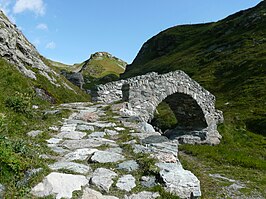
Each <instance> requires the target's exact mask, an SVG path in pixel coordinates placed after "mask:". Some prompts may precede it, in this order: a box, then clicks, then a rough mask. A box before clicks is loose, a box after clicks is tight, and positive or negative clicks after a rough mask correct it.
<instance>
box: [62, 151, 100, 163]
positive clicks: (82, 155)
mask: <svg viewBox="0 0 266 199" xmlns="http://www.w3.org/2000/svg"><path fill="white" fill-rule="evenodd" d="M96 151H98V149H88V148H84V149H77V150H76V151H74V152H71V153H68V154H66V155H65V156H64V159H65V160H68V161H73V160H81V161H82V160H86V159H87V158H88V156H90V155H92V154H93V153H95V152H96Z"/></svg>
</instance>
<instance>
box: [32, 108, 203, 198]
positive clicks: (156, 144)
mask: <svg viewBox="0 0 266 199" xmlns="http://www.w3.org/2000/svg"><path fill="white" fill-rule="evenodd" d="M61 108H62V109H69V110H71V111H72V114H71V115H70V116H69V118H67V119H64V121H63V124H62V126H61V127H50V129H52V130H53V132H54V133H53V134H51V138H50V139H48V140H47V145H48V146H49V147H50V149H51V150H52V151H53V152H54V153H55V154H57V155H54V154H53V156H51V154H42V155H41V157H42V158H46V159H52V160H53V161H54V162H53V163H50V164H49V165H48V166H49V168H50V170H51V173H50V174H48V175H47V176H46V177H45V178H44V179H43V180H42V181H41V182H40V183H39V184H37V185H35V186H34V187H33V188H32V190H31V194H32V195H34V196H35V197H46V196H50V195H53V196H54V197H55V198H58V199H59V198H72V196H73V192H75V195H78V196H75V198H82V199H93V198H97V199H115V198H126V199H140V198H151V199H153V198H159V197H160V195H159V193H156V192H152V191H150V190H151V188H152V187H154V186H161V187H163V188H164V189H165V190H166V191H168V192H170V193H172V194H174V195H178V196H179V197H181V198H190V197H194V198H197V197H199V196H200V195H201V192H200V183H199V180H198V179H197V178H196V177H195V176H194V175H193V174H192V173H191V172H190V171H187V170H184V169H183V167H182V165H181V164H180V162H179V160H178V157H177V153H178V147H177V143H174V142H170V141H169V140H168V139H165V138H164V137H162V136H160V134H159V133H157V132H155V131H154V129H153V128H152V126H150V125H148V124H147V123H138V122H137V121H136V120H132V118H131V119H130V118H125V117H122V116H120V115H116V116H114V115H112V114H110V110H108V108H109V107H108V106H107V105H105V104H91V103H72V104H63V105H61ZM114 118H115V119H114ZM38 133H40V132H38ZM36 134H37V133H36V132H32V133H30V134H29V136H37V135H36ZM147 164H150V165H147ZM144 166H148V167H151V168H153V171H154V172H146V171H148V170H149V169H150V168H143V167H144ZM145 172H146V173H145ZM152 173H154V175H152ZM156 173H157V174H158V175H156ZM158 176H159V177H158ZM158 178H159V179H158ZM77 191H78V192H77ZM77 193H78V194H77Z"/></svg>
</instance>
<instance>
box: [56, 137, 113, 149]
mask: <svg viewBox="0 0 266 199" xmlns="http://www.w3.org/2000/svg"><path fill="white" fill-rule="evenodd" d="M102 145H110V146H113V147H117V146H118V145H117V144H116V143H115V141H113V140H108V139H105V138H90V139H83V140H66V141H64V142H63V143H62V144H61V146H63V147H66V148H68V149H70V150H74V149H82V148H95V147H99V146H102Z"/></svg>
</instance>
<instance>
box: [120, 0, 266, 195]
mask: <svg viewBox="0 0 266 199" xmlns="http://www.w3.org/2000/svg"><path fill="white" fill-rule="evenodd" d="M174 70H183V71H185V72H186V73H187V74H189V75H190V76H191V77H192V78H193V79H195V80H196V81H198V82H199V83H200V84H201V85H202V86H203V87H205V88H206V89H208V90H209V91H211V92H212V93H213V94H214V95H215V96H216V98H217V108H218V109H220V110H222V111H223V112H224V117H225V122H224V124H223V125H221V126H220V127H219V131H220V133H221V134H222V136H223V139H222V143H221V144H220V145H218V146H215V147H212V146H186V145H185V146H181V150H183V152H185V154H183V155H181V159H182V161H183V163H184V164H185V165H186V167H187V168H189V169H191V170H192V171H193V172H194V173H196V174H197V175H198V176H199V178H200V180H201V182H202V187H203V193H204V195H205V197H206V198H216V197H222V196H221V195H220V194H222V193H221V192H222V191H221V186H224V185H222V184H221V183H218V182H217V181H215V180H213V179H212V178H210V177H209V176H208V174H209V173H221V174H222V175H225V176H227V177H231V178H234V179H237V180H241V181H243V182H246V183H247V187H246V188H245V189H243V191H242V192H245V193H246V194H254V193H255V192H259V193H260V194H262V196H263V197H266V192H265V190H266V186H265V185H266V138H265V136H266V2H265V1H262V2H261V3H260V4H259V5H257V6H256V7H254V8H251V9H248V10H246V11H241V12H239V13H236V14H234V15H232V16H229V17H227V18H226V19H224V20H221V21H218V22H215V23H208V24H198V25H183V26H176V27H173V28H169V29H167V30H165V31H163V32H161V33H159V34H158V35H156V36H155V37H153V38H151V39H150V40H148V41H147V42H146V43H145V44H144V45H143V47H142V49H141V50H140V52H139V54H138V55H137V57H136V59H135V60H134V61H133V63H132V64H131V65H129V66H127V69H126V72H125V73H124V74H123V75H121V76H122V78H126V77H132V76H136V75H141V74H145V73H147V72H151V71H156V72H159V73H166V72H169V71H174ZM163 106H165V104H164V105H163ZM159 109H160V107H159ZM164 115H166V113H164ZM187 154H189V156H187ZM192 162H194V163H195V164H196V165H198V164H199V165H201V167H198V166H193V165H192V164H191V163H192ZM223 197H226V196H223ZM227 197H229V196H227Z"/></svg>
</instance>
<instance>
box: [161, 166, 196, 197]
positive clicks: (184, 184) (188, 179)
mask: <svg viewBox="0 0 266 199" xmlns="http://www.w3.org/2000/svg"><path fill="white" fill-rule="evenodd" d="M156 166H158V167H159V168H160V176H161V178H162V180H163V181H164V183H165V189H166V190H167V191H168V192H170V193H172V194H174V195H177V196H179V197H180V198H199V197H200V196H201V191H200V181H199V180H198V179H197V177H196V176H195V175H194V174H193V173H191V172H190V171H187V170H184V169H183V168H182V166H181V164H177V163H157V164H156Z"/></svg>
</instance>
